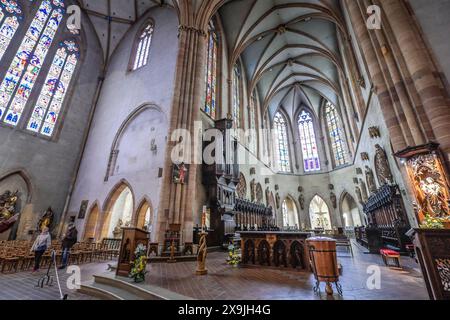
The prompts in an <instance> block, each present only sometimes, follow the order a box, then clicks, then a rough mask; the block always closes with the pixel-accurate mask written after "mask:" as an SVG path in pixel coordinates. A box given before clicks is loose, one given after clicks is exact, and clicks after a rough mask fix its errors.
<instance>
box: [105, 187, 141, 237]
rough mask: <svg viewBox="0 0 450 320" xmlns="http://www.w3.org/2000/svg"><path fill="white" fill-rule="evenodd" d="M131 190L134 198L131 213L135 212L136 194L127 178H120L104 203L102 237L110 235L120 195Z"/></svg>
mask: <svg viewBox="0 0 450 320" xmlns="http://www.w3.org/2000/svg"><path fill="white" fill-rule="evenodd" d="M127 189H128V190H130V193H131V199H132V208H131V214H132V213H133V212H134V204H135V203H136V202H135V196H134V192H133V188H132V187H131V185H130V183H128V181H127V180H125V179H122V180H120V181H119V182H118V183H117V184H116V185H115V186H114V187H113V188H112V189H111V191H110V192H109V194H108V196H107V197H106V200H105V202H104V204H103V210H102V218H101V228H100V230H101V232H100V237H101V238H105V237H107V236H108V231H109V229H110V227H111V218H112V211H113V208H114V205H115V204H116V201H117V200H118V199H119V197H120V196H121V195H122V193H123V192H124V191H126V190H127Z"/></svg>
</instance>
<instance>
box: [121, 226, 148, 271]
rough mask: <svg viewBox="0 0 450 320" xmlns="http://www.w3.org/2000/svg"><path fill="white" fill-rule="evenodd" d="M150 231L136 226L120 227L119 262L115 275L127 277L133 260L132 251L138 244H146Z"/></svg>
mask: <svg viewBox="0 0 450 320" xmlns="http://www.w3.org/2000/svg"><path fill="white" fill-rule="evenodd" d="M149 235H150V233H148V232H146V231H144V230H141V229H138V228H122V243H121V245H120V253H119V262H118V264H117V271H116V275H118V276H122V277H128V275H129V274H130V271H131V268H132V262H133V260H134V252H135V251H136V248H137V247H138V245H140V244H142V245H144V246H145V247H147V246H148V242H149V239H148V238H149Z"/></svg>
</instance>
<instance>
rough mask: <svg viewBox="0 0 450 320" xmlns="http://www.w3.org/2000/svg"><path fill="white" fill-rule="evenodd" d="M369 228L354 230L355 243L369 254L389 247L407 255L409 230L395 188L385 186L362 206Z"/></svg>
mask: <svg viewBox="0 0 450 320" xmlns="http://www.w3.org/2000/svg"><path fill="white" fill-rule="evenodd" d="M364 213H365V214H366V216H367V218H368V220H369V226H368V227H358V228H356V229H355V235H356V240H357V241H358V242H359V243H360V244H361V245H363V246H365V247H367V248H368V249H369V251H370V253H376V254H378V253H379V252H380V249H382V248H383V247H388V248H392V249H396V250H397V251H400V252H406V251H407V250H406V245H408V244H411V240H410V239H409V238H408V237H407V236H406V232H408V230H409V229H410V228H411V226H410V224H409V221H408V217H407V214H406V211H405V208H404V205H403V200H402V196H401V194H400V189H399V187H398V186H397V185H387V184H386V185H384V186H382V187H381V188H380V189H379V190H378V191H377V192H376V193H374V194H373V195H372V196H371V197H370V198H369V200H368V202H367V203H366V204H365V205H364Z"/></svg>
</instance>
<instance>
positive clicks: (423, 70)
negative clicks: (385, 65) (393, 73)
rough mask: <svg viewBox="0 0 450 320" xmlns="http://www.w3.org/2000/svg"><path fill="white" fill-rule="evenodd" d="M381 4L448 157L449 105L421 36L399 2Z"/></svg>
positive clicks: (390, 1)
mask: <svg viewBox="0 0 450 320" xmlns="http://www.w3.org/2000/svg"><path fill="white" fill-rule="evenodd" d="M381 5H382V7H383V9H384V12H385V18H386V19H387V20H388V22H389V25H390V27H391V28H392V31H393V35H394V37H395V39H396V40H397V43H398V46H399V48H400V51H401V53H402V54H403V57H404V59H405V63H406V66H407V68H408V71H409V73H410V74H411V77H412V80H413V82H414V85H415V87H416V89H417V92H418V94H419V97H420V99H421V101H422V103H423V107H424V109H425V113H426V115H427V117H428V119H429V121H430V123H431V126H432V128H433V131H434V134H435V136H436V140H437V142H438V143H440V144H441V148H442V150H443V151H444V153H445V156H446V157H447V161H448V160H449V159H448V157H449V153H450V130H449V127H450V108H449V105H448V103H447V101H446V99H445V97H444V96H443V94H442V92H441V88H440V86H439V83H438V81H437V80H436V78H435V77H434V75H433V71H432V70H433V67H432V65H431V62H430V59H429V57H428V55H427V52H426V49H425V48H426V46H425V45H424V44H423V41H422V39H420V37H419V36H418V35H417V34H416V33H415V28H414V26H413V24H412V17H411V15H410V14H409V13H408V11H407V9H406V7H405V5H404V4H403V2H402V1H398V0H384V1H381Z"/></svg>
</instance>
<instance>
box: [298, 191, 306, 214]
mask: <svg viewBox="0 0 450 320" xmlns="http://www.w3.org/2000/svg"><path fill="white" fill-rule="evenodd" d="M298 203H299V204H300V208H301V209H302V210H305V197H304V196H303V194H301V195H300V196H299V197H298Z"/></svg>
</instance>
